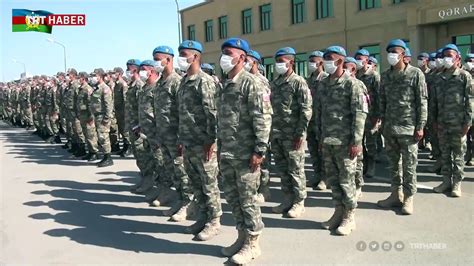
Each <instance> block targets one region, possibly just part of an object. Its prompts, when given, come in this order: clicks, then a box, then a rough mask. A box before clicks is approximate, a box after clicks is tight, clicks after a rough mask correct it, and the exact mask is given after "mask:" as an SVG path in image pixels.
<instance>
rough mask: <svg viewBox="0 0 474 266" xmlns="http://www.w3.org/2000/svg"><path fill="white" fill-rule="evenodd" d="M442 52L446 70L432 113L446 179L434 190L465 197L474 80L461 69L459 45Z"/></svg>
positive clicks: (443, 173) (446, 47)
mask: <svg viewBox="0 0 474 266" xmlns="http://www.w3.org/2000/svg"><path fill="white" fill-rule="evenodd" d="M442 53H443V56H444V68H445V70H444V71H443V72H442V73H441V74H440V78H441V84H440V85H439V86H437V87H436V90H435V93H434V95H433V97H432V99H431V101H432V104H431V105H430V107H431V109H430V115H432V119H433V124H434V126H433V128H435V130H437V132H438V136H439V144H440V147H441V162H442V168H441V173H442V176H443V182H442V183H441V184H440V185H439V186H437V187H435V188H434V189H433V190H434V191H435V192H436V193H443V192H445V191H447V190H449V189H451V196H452V197H461V181H462V180H463V178H464V155H465V153H466V139H467V138H466V134H467V132H468V131H469V128H470V127H471V125H472V119H473V111H474V106H473V104H474V102H473V99H474V87H473V86H474V83H473V81H472V76H471V74H470V73H469V72H467V71H465V70H463V69H461V68H460V66H461V54H460V52H459V49H458V47H457V46H456V45H454V44H448V45H446V46H445V47H444V48H443V51H442Z"/></svg>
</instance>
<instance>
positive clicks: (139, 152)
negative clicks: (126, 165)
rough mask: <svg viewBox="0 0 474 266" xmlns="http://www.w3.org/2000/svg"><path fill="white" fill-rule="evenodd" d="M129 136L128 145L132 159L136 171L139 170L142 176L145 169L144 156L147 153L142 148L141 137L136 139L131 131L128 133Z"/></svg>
mask: <svg viewBox="0 0 474 266" xmlns="http://www.w3.org/2000/svg"><path fill="white" fill-rule="evenodd" d="M129 136H130V143H131V148H132V154H133V157H134V158H135V162H136V165H137V167H138V169H139V170H140V173H141V175H142V176H145V175H144V171H145V169H146V161H145V158H146V154H147V151H146V150H145V147H144V139H143V138H141V137H137V136H136V135H135V134H134V133H133V132H132V131H130V132H129Z"/></svg>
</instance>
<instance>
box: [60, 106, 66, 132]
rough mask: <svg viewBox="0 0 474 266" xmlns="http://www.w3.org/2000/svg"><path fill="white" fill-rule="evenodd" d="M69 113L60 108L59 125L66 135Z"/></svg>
mask: <svg viewBox="0 0 474 266" xmlns="http://www.w3.org/2000/svg"><path fill="white" fill-rule="evenodd" d="M66 118H67V113H66V109H65V108H63V107H61V108H59V124H60V128H61V129H62V132H64V133H66V132H67V129H66V127H67V119H66Z"/></svg>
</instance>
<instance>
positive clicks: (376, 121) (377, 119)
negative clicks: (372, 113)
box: [370, 117, 380, 128]
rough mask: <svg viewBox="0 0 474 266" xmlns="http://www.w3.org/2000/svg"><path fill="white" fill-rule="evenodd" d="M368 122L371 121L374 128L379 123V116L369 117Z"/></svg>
mask: <svg viewBox="0 0 474 266" xmlns="http://www.w3.org/2000/svg"><path fill="white" fill-rule="evenodd" d="M370 122H371V123H372V127H373V128H375V127H377V126H378V124H379V123H380V119H379V118H375V117H374V118H371V119H370Z"/></svg>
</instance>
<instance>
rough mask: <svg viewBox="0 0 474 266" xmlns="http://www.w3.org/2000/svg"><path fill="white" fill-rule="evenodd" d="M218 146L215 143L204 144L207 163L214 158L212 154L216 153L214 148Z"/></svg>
mask: <svg viewBox="0 0 474 266" xmlns="http://www.w3.org/2000/svg"><path fill="white" fill-rule="evenodd" d="M215 146H216V144H215V143H212V144H204V156H205V158H206V161H207V162H209V161H210V160H211V158H212V154H213V153H214V147H215Z"/></svg>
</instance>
